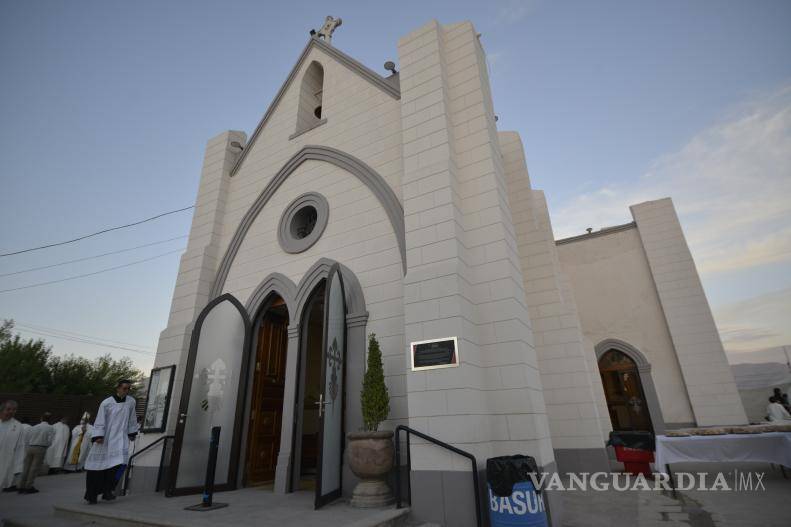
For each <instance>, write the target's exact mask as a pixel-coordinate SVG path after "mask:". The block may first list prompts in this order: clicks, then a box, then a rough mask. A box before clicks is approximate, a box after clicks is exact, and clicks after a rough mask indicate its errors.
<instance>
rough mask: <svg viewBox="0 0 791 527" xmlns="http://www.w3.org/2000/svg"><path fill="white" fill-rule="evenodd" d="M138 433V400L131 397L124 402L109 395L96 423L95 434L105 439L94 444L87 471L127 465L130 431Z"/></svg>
mask: <svg viewBox="0 0 791 527" xmlns="http://www.w3.org/2000/svg"><path fill="white" fill-rule="evenodd" d="M135 433H137V415H136V414H135V400H134V399H133V398H131V397H129V396H127V397H125V398H124V400H123V401H118V400H116V398H115V396H113V397H108V398H107V399H105V400H104V401H102V404H100V405H99V411H98V412H96V420H95V421H94V422H93V437H94V438H95V437H103V438H104V442H102V443H101V444H100V443H96V442H94V443H93V445H91V451H90V452H89V453H88V458H87V459H86V460H85V469H86V470H106V469H108V468H112V467H115V466H117V465H125V464H126V462H127V460H128V459H129V437H128V435H129V434H135Z"/></svg>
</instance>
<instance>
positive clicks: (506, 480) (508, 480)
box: [486, 455, 541, 497]
mask: <svg viewBox="0 0 791 527" xmlns="http://www.w3.org/2000/svg"><path fill="white" fill-rule="evenodd" d="M530 474H538V465H537V464H536V460H535V458H533V457H531V456H522V455H516V456H500V457H490V458H489V459H487V460H486V481H487V482H488V483H489V486H490V487H491V488H492V492H493V493H494V494H495V496H501V497H505V496H510V495H511V493H512V492H513V488H514V484H515V483H518V482H520V481H528V480H530ZM536 492H537V493H539V494H540V493H541V491H540V490H539V489H536Z"/></svg>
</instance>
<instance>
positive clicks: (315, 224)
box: [277, 192, 330, 254]
mask: <svg viewBox="0 0 791 527" xmlns="http://www.w3.org/2000/svg"><path fill="white" fill-rule="evenodd" d="M329 212H330V206H329V204H328V203H327V198H325V197H324V196H322V195H321V194H318V193H316V192H308V193H307V194H302V195H301V196H300V197H298V198H297V199H295V200H294V201H292V202H291V204H290V205H289V206H288V207H286V210H285V211H283V215H282V216H281V217H280V224H279V225H278V228H277V239H278V241H279V242H280V247H282V248H283V250H284V251H286V252H287V253H291V254H294V253H301V252H303V251H307V250H308V249H309V248H310V247H311V246H312V245H313V244H314V243H316V242H317V241H318V239H319V238H320V237H321V235H322V233H323V232H324V228H325V227H327V220H328V219H329Z"/></svg>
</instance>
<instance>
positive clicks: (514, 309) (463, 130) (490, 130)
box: [399, 21, 554, 525]
mask: <svg viewBox="0 0 791 527" xmlns="http://www.w3.org/2000/svg"><path fill="white" fill-rule="evenodd" d="M399 56H400V65H401V73H400V83H401V105H402V129H403V139H404V147H403V153H404V176H403V197H404V213H405V225H406V245H407V273H406V276H405V278H404V311H405V329H406V339H405V340H406V344H407V346H408V345H409V343H410V342H412V341H416V340H424V339H431V338H440V337H451V336H456V337H458V339H459V352H460V359H461V361H460V362H461V364H460V366H459V367H457V368H447V369H439V370H430V371H420V372H412V371H409V372H408V373H407V392H408V407H409V415H410V419H409V422H410V426H412V427H413V428H416V429H419V430H421V431H423V432H426V433H428V434H429V435H431V436H435V437H437V438H439V439H440V440H442V441H445V442H447V443H451V444H453V445H455V446H457V447H459V448H461V449H464V450H467V451H470V452H472V453H473V454H474V455H475V456H476V457H477V458H478V461H479V463H480V465H483V463H484V462H485V460H486V458H488V457H491V456H494V455H503V454H517V453H524V454H529V455H532V456H534V457H536V459H537V460H538V462H539V463H541V464H544V465H551V464H552V463H553V461H554V459H553V453H552V449H551V441H550V438H549V429H548V425H547V420H546V414H545V410H544V404H543V398H542V396H541V380H540V375H539V372H538V365H537V361H536V356H535V350H534V349H533V342H532V331H531V328H530V323H529V318H528V314H527V304H526V303H525V298H524V290H523V284H522V275H521V268H520V262H519V256H518V252H517V248H516V239H515V235H514V230H513V225H512V220H511V212H510V209H509V206H508V199H507V194H506V189H505V181H504V175H503V167H502V160H501V153H500V151H499V148H500V147H499V144H498V141H497V132H496V128H495V124H494V113H493V109H492V103H491V98H490V95H489V86H488V79H487V76H486V64H485V58H484V55H483V50H482V49H481V46H480V43H479V42H478V39H477V36H476V33H475V30H474V28H473V27H472V24H470V23H468V22H464V23H459V24H452V25H448V26H440V25H439V24H438V23H437V22H436V21H432V22H431V23H429V24H427V25H426V26H423V27H422V28H420V29H418V30H416V31H414V32H412V33H410V34H409V35H407V36H406V37H404V38H403V39H401V40H400V41H399ZM407 352H409V350H408V348H407ZM405 359H406V360H407V361H409V357H408V354H407V357H405ZM412 455H413V457H412V462H413V469H414V470H415V471H416V472H420V474H419V475H418V476H417V477H413V489H412V495H413V510H415V508H416V507H417V508H418V509H421V510H429V509H431V507H432V506H436V504H437V500H439V499H441V496H438V495H437V492H444V494H445V495H446V496H447V495H449V493H450V494H455V499H456V500H458V497H459V496H461V495H465V492H471V490H466V491H465V490H464V486H465V485H469V483H468V479H469V476H468V475H467V474H465V473H468V472H469V470H470V468H469V463H468V461H467V460H466V459H464V458H462V457H459V456H456V455H454V454H451V453H449V452H447V451H443V450H440V449H438V448H437V447H434V446H430V445H426V444H420V443H415V442H413V446H412ZM454 474H456V475H454ZM415 485H419V486H420V488H419V489H418V488H416V487H415ZM436 489H440V490H439V491H437V490H436ZM442 489H444V491H443V490H442ZM416 500H417V501H416ZM420 500H423V501H424V502H425V503H423V502H421V501H420ZM432 501H433V503H432ZM462 509H463V508H458V507H455V508H454V507H443V508H442V510H443V511H444V512H442V516H441V517H437V518H434V519H435V520H439V521H441V522H442V523H445V524H447V525H467V524H468V523H467V522H468V521H469V520H470V517H469V511H467V510H466V509H465V510H462ZM425 519H426V520H429V519H431V518H425Z"/></svg>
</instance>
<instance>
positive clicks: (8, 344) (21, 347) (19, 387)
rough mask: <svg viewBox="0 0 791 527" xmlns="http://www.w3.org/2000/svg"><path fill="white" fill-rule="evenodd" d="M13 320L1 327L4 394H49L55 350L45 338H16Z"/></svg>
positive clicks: (0, 382)
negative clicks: (13, 332)
mask: <svg viewBox="0 0 791 527" xmlns="http://www.w3.org/2000/svg"><path fill="white" fill-rule="evenodd" d="M13 329H14V321H13V320H5V321H3V324H2V326H0V365H2V366H1V367H0V391H3V392H27V393H31V392H36V393H46V392H48V391H49V390H50V387H51V386H52V385H51V378H50V374H49V368H48V365H47V364H48V362H49V359H50V356H51V353H52V348H50V347H49V346H47V345H45V344H44V341H43V340H41V339H36V340H33V339H28V340H22V338H21V337H20V336H19V335H18V334H17V335H12V331H13Z"/></svg>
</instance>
